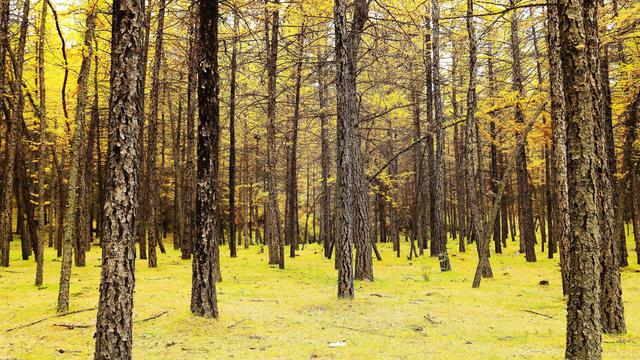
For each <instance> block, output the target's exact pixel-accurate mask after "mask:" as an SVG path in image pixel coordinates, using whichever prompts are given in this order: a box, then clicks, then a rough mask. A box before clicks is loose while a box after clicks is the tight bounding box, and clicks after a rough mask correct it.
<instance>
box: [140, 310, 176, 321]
mask: <svg viewBox="0 0 640 360" xmlns="http://www.w3.org/2000/svg"><path fill="white" fill-rule="evenodd" d="M166 313H168V311H163V312H161V313H159V314H155V315H153V316H151V317H148V318H145V319H141V320H136V321H134V323H141V322H145V321H149V320H153V319H157V318H159V317H160V316H162V315H164V314H166Z"/></svg>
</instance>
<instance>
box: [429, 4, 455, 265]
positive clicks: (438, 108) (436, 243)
mask: <svg viewBox="0 0 640 360" xmlns="http://www.w3.org/2000/svg"><path fill="white" fill-rule="evenodd" d="M431 10H432V12H431V17H432V18H431V20H432V22H433V26H432V29H431V37H432V42H431V47H432V49H433V50H432V53H433V62H432V65H433V74H432V76H433V107H434V110H435V111H434V118H433V119H434V122H433V130H434V132H435V134H436V144H435V145H436V152H435V172H434V173H433V175H432V179H433V181H434V182H435V191H434V193H433V195H434V199H433V204H434V209H433V210H434V212H435V214H434V216H433V221H434V222H433V223H432V224H431V238H432V244H433V245H432V248H431V251H432V252H433V251H435V253H436V255H437V256H438V259H439V261H440V271H450V270H451V263H450V262H449V254H448V253H447V232H446V229H445V221H444V215H445V204H444V195H445V192H444V127H443V122H444V114H443V104H442V95H441V89H440V25H439V21H440V5H439V4H438V0H432V8H431ZM434 247H437V248H436V249H433V248H434Z"/></svg>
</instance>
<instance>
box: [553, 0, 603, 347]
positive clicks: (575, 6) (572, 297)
mask: <svg viewBox="0 0 640 360" xmlns="http://www.w3.org/2000/svg"><path fill="white" fill-rule="evenodd" d="M558 3H559V8H558V10H559V19H560V43H561V46H562V70H563V79H564V99H565V104H566V108H565V110H566V120H567V145H568V146H567V168H568V187H569V188H570V189H571V192H570V193H569V213H570V224H571V235H572V236H571V245H570V257H571V262H570V264H569V269H570V274H569V282H570V286H569V300H568V303H567V346H566V354H565V356H566V358H567V359H600V358H601V353H602V346H601V335H600V333H601V324H600V293H601V292H600V274H601V264H600V243H601V242H602V235H601V228H600V211H599V209H598V208H599V206H598V204H597V202H598V199H596V198H595V197H594V194H597V192H598V191H599V189H598V187H599V186H598V182H599V175H598V171H599V170H600V169H599V167H600V166H601V161H602V159H600V158H599V157H598V151H597V146H598V145H597V142H598V139H597V138H596V137H595V133H596V127H597V126H598V118H597V107H598V102H597V100H596V99H594V98H593V89H592V87H593V86H594V84H595V83H596V76H597V68H596V66H595V64H594V63H595V61H594V59H592V58H591V57H592V56H593V53H594V49H589V47H590V46H592V44H589V41H588V35H587V34H588V33H589V32H590V31H589V28H588V27H589V26H590V25H591V24H593V22H594V21H595V16H596V8H597V4H596V2H595V1H591V0H586V1H585V0H559V2H558ZM590 23H591V24H590ZM595 51H596V52H597V47H596V49H595ZM556 145H557V146H562V144H556Z"/></svg>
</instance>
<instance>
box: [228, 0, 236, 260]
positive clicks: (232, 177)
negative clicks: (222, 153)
mask: <svg viewBox="0 0 640 360" xmlns="http://www.w3.org/2000/svg"><path fill="white" fill-rule="evenodd" d="M231 48H232V49H231V82H230V84H229V256H231V257H236V256H237V251H236V236H235V235H236V130H235V129H236V125H235V123H236V72H237V68H238V13H237V11H235V10H234V11H233V40H232V45H231Z"/></svg>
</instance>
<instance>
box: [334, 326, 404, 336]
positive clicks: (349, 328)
mask: <svg viewBox="0 0 640 360" xmlns="http://www.w3.org/2000/svg"><path fill="white" fill-rule="evenodd" d="M333 326H335V327H338V328H342V329H347V330H352V331H359V332H363V333H367V334H373V335H380V336H386V337H390V338H392V337H395V336H391V335H387V334H383V333H379V332H374V331H367V330H363V329H358V328H352V327H349V326H343V325H333Z"/></svg>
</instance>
